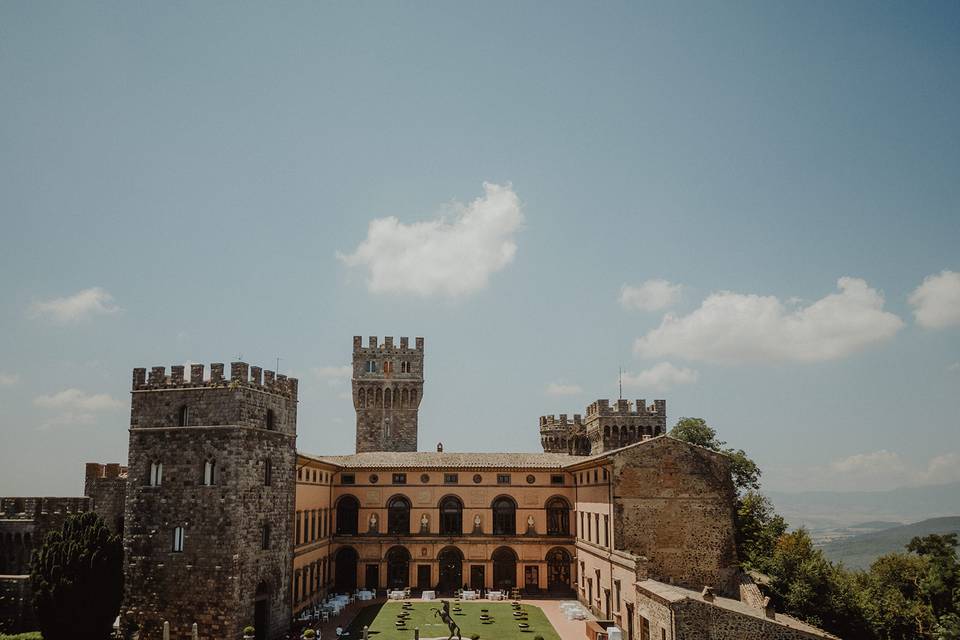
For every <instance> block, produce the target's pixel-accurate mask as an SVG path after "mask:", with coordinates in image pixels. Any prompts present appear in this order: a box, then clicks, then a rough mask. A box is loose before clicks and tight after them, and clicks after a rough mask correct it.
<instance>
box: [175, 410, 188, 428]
mask: <svg viewBox="0 0 960 640" xmlns="http://www.w3.org/2000/svg"><path fill="white" fill-rule="evenodd" d="M177 424H178V425H179V426H181V427H185V426H187V425H188V424H190V407H188V406H187V405H183V406H182V407H180V410H179V411H177Z"/></svg>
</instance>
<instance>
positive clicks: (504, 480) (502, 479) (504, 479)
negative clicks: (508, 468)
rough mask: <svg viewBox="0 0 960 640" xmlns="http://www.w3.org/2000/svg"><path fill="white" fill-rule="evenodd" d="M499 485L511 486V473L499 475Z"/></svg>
mask: <svg viewBox="0 0 960 640" xmlns="http://www.w3.org/2000/svg"><path fill="white" fill-rule="evenodd" d="M497 484H510V474H509V473H498V474H497Z"/></svg>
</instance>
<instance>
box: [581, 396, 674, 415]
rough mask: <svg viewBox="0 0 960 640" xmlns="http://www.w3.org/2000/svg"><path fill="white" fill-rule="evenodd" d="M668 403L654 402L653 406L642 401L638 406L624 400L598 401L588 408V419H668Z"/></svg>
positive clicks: (639, 401) (638, 402) (638, 401)
mask: <svg viewBox="0 0 960 640" xmlns="http://www.w3.org/2000/svg"><path fill="white" fill-rule="evenodd" d="M666 415H667V401H666V400H654V401H653V404H652V405H649V406H648V405H647V401H646V400H643V399H640V400H637V401H636V404H634V403H633V402H631V401H630V400H625V399H623V398H621V399H619V400H613V401H611V400H597V401H596V402H592V403H590V405H588V406H587V418H591V417H596V416H637V417H639V416H651V417H658V418H659V417H666Z"/></svg>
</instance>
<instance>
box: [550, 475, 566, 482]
mask: <svg viewBox="0 0 960 640" xmlns="http://www.w3.org/2000/svg"><path fill="white" fill-rule="evenodd" d="M565 482H566V480H565V478H564V476H563V474H562V473H554V474H552V475H551V476H550V484H565Z"/></svg>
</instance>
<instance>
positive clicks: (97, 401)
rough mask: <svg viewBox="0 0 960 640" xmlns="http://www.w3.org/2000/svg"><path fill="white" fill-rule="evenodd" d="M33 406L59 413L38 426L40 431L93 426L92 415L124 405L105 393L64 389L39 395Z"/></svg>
mask: <svg viewBox="0 0 960 640" xmlns="http://www.w3.org/2000/svg"><path fill="white" fill-rule="evenodd" d="M33 404H34V405H36V406H38V407H42V408H44V409H57V410H58V411H59V413H58V414H57V415H55V416H53V417H52V418H49V419H47V420H46V421H44V422H42V423H41V424H40V429H41V430H47V429H50V428H52V427H63V426H69V425H75V424H93V422H94V414H95V413H98V412H101V411H113V410H116V409H121V408H122V407H123V406H124V405H123V403H122V402H120V401H119V400H116V399H115V398H113V397H112V396H110V395H109V394H106V393H87V392H85V391H81V390H80V389H64V390H63V391H58V392H57V393H51V394H46V395H39V396H37V397H35V398H34V399H33Z"/></svg>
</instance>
